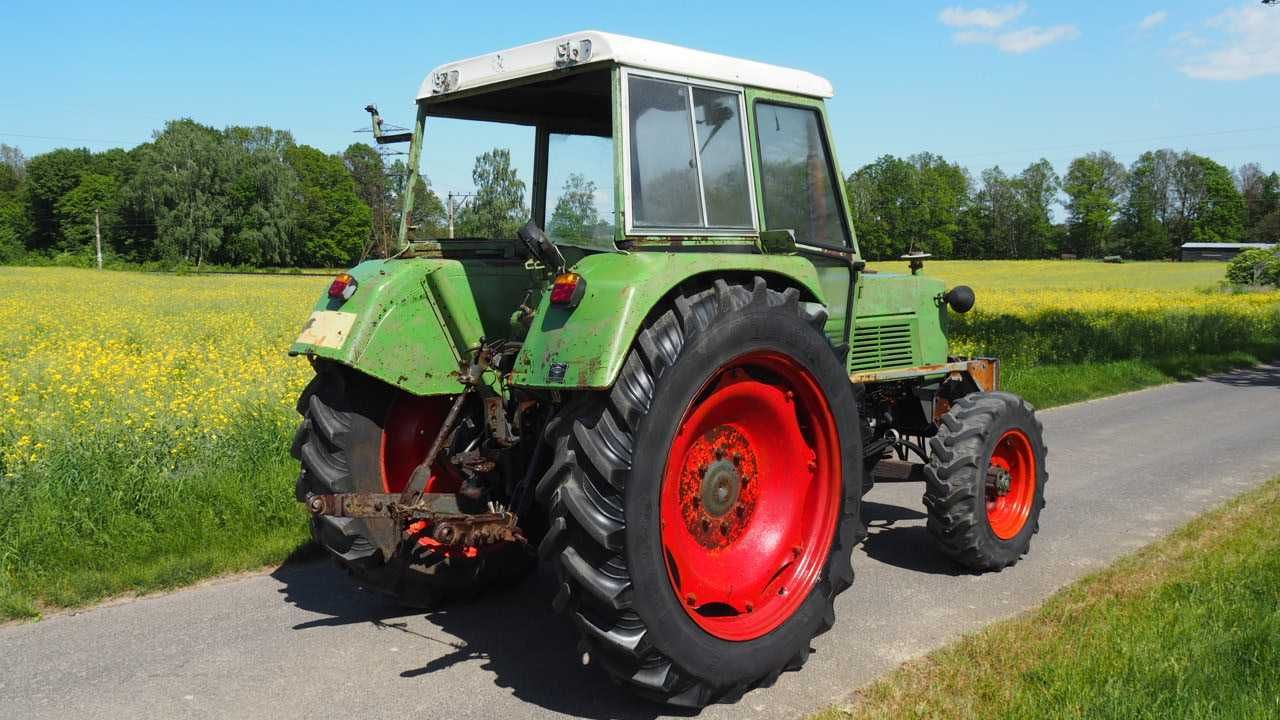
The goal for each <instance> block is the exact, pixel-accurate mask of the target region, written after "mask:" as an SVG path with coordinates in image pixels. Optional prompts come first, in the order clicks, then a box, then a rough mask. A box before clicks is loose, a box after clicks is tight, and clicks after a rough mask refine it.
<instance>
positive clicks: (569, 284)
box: [551, 272, 587, 307]
mask: <svg viewBox="0 0 1280 720" xmlns="http://www.w3.org/2000/svg"><path fill="white" fill-rule="evenodd" d="M586 292H587V281H586V278H584V277H582V276H581V275H579V274H578V273H575V272H567V273H561V274H559V275H557V276H556V280H555V283H553V284H552V285H551V304H552V305H565V306H568V307H577V306H578V303H579V302H581V301H582V296H583V294H585V293H586Z"/></svg>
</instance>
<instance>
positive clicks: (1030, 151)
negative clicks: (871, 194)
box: [952, 125, 1280, 159]
mask: <svg viewBox="0 0 1280 720" xmlns="http://www.w3.org/2000/svg"><path fill="white" fill-rule="evenodd" d="M1274 130H1280V125H1271V126H1268V127H1259V128H1240V129H1236V130H1210V131H1205V132H1196V133H1183V134H1180V135H1156V136H1151V137H1144V138H1131V139H1128V140H1106V141H1103V142H1090V143H1073V144H1071V145H1058V146H1055V147H1040V148H1024V149H1021V150H994V151H990V152H981V153H964V154H961V155H953V156H952V157H953V158H955V159H961V158H967V157H991V156H994V155H1017V154H1037V153H1045V152H1055V151H1058V150H1077V149H1079V148H1105V147H1107V146H1109V145H1128V144H1131V143H1140V142H1163V141H1166V140H1182V139H1186V138H1196V137H1216V136H1221V135H1239V134H1242V133H1255V132H1270V131H1274Z"/></svg>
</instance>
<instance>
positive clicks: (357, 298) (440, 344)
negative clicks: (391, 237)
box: [289, 258, 484, 395]
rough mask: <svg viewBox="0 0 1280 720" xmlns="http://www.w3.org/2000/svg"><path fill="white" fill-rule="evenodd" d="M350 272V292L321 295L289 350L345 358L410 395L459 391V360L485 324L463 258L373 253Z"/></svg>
mask: <svg viewBox="0 0 1280 720" xmlns="http://www.w3.org/2000/svg"><path fill="white" fill-rule="evenodd" d="M350 273H351V275H352V276H353V277H355V279H356V282H357V283H358V285H357V289H356V293H355V295H353V296H352V297H351V299H349V300H346V301H345V302H344V301H342V300H338V299H332V298H329V297H328V296H327V295H326V296H322V297H321V298H320V300H319V301H318V302H317V303H316V304H315V307H314V308H313V309H312V313H311V316H310V317H309V318H308V319H307V322H306V324H305V326H304V327H303V329H302V333H301V334H300V335H299V336H298V339H297V340H295V341H294V343H293V344H292V345H291V346H290V347H289V354H290V355H306V356H307V357H310V358H325V359H328V360H333V361H335V362H339V363H342V364H344V365H349V366H351V367H353V368H356V369H357V370H360V371H361V372H363V373H366V374H368V375H371V376H373V377H376V378H378V379H379V380H383V381H385V382H387V383H390V384H392V385H396V386H399V387H401V388H403V389H405V390H407V391H409V392H411V393H413V394H415V395H448V394H454V393H457V392H458V391H459V389H460V388H461V385H460V384H459V381H458V375H459V363H460V361H461V359H462V357H463V356H464V355H465V354H466V351H467V349H469V348H472V347H475V346H476V345H477V344H478V343H479V341H480V337H481V336H482V335H483V332H484V331H483V326H482V321H481V316H480V313H479V311H478V308H477V306H476V302H475V298H474V294H473V293H472V291H471V288H470V284H469V283H470V280H469V275H468V273H467V272H466V271H465V268H464V267H463V264H462V263H461V262H459V261H457V260H448V259H441V258H415V259H411V260H372V261H368V262H364V263H361V264H360V265H358V266H356V267H355V268H353V269H352V270H351V271H350Z"/></svg>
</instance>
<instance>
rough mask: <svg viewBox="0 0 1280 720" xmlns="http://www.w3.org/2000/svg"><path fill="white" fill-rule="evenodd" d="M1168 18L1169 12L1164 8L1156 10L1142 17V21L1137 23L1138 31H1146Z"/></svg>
mask: <svg viewBox="0 0 1280 720" xmlns="http://www.w3.org/2000/svg"><path fill="white" fill-rule="evenodd" d="M1168 19H1169V13H1167V12H1165V11H1164V10H1157V11H1155V12H1153V13H1151V14H1150V15H1148V16H1146V17H1144V18H1142V22H1140V23H1138V30H1139V32H1146V31H1147V30H1150V29H1151V28H1153V27H1155V26H1157V25H1159V24H1161V23H1163V22H1164V21H1165V20H1168Z"/></svg>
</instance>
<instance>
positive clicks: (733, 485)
mask: <svg viewBox="0 0 1280 720" xmlns="http://www.w3.org/2000/svg"><path fill="white" fill-rule="evenodd" d="M741 492H742V478H741V476H739V475H738V468H736V467H734V465H733V463H731V462H729V461H728V460H717V461H715V462H713V463H711V465H710V466H709V467H708V468H707V471H706V472H705V473H703V475H702V507H703V508H704V509H706V511H707V513H708V514H710V515H712V516H713V517H720V516H722V515H724V514H725V513H727V512H729V511H730V510H732V509H733V506H734V505H735V504H736V503H737V502H738V496H739V495H740V494H741Z"/></svg>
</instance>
